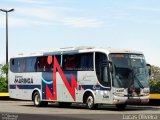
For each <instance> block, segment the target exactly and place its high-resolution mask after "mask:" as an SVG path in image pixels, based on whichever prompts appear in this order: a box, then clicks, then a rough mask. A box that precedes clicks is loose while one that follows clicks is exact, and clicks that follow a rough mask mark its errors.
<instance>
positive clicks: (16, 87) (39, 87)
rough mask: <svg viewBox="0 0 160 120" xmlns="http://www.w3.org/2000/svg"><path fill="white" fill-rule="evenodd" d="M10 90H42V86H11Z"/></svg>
mask: <svg viewBox="0 0 160 120" xmlns="http://www.w3.org/2000/svg"><path fill="white" fill-rule="evenodd" d="M9 88H10V89H34V88H38V89H41V85H10V86H9Z"/></svg>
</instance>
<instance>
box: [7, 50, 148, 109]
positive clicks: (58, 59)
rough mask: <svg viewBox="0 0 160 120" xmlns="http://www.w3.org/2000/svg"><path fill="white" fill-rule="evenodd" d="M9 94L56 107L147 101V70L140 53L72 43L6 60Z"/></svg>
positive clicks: (39, 104)
mask: <svg viewBox="0 0 160 120" xmlns="http://www.w3.org/2000/svg"><path fill="white" fill-rule="evenodd" d="M8 80H9V95H10V97H11V98H16V99H22V100H33V102H34V105H35V106H37V107H38V106H45V105H47V104H48V102H50V101H55V102H58V103H59V105H60V106H63V107H65V106H70V105H71V103H86V106H87V107H88V108H89V109H94V108H96V107H97V106H98V104H114V105H116V107H117V108H118V109H124V108H125V107H126V105H127V104H140V103H148V101H149V70H148V67H147V64H146V61H145V58H144V55H143V53H141V52H138V51H132V50H123V49H111V48H108V49H107V48H106V49H104V48H92V47H77V48H63V49H59V50H55V51H51V52H44V53H42V54H32V55H29V56H25V55H19V56H17V57H13V58H11V59H10V64H9V79H8Z"/></svg>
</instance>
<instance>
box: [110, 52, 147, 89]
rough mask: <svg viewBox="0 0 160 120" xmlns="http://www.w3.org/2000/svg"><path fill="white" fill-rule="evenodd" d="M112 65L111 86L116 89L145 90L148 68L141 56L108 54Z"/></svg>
mask: <svg viewBox="0 0 160 120" xmlns="http://www.w3.org/2000/svg"><path fill="white" fill-rule="evenodd" d="M110 58H111V60H112V63H113V68H114V73H113V86H114V87H117V88H131V87H133V88H147V87H148V83H149V74H148V68H147V66H146V62H145V59H144V56H143V55H142V54H120V53H118V54H115V53H114V54H110Z"/></svg>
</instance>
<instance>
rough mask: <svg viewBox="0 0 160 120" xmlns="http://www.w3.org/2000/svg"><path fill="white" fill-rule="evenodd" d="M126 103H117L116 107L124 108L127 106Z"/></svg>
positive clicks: (118, 108)
mask: <svg viewBox="0 0 160 120" xmlns="http://www.w3.org/2000/svg"><path fill="white" fill-rule="evenodd" d="M126 106H127V105H126V104H117V105H116V107H117V110H124V109H125V108H126Z"/></svg>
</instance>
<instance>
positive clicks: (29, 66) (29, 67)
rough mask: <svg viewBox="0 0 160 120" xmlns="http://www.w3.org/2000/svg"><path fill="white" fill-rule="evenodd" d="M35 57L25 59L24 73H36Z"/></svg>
mask: <svg viewBox="0 0 160 120" xmlns="http://www.w3.org/2000/svg"><path fill="white" fill-rule="evenodd" d="M36 60H37V57H29V58H26V72H36V71H37V70H36Z"/></svg>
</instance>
